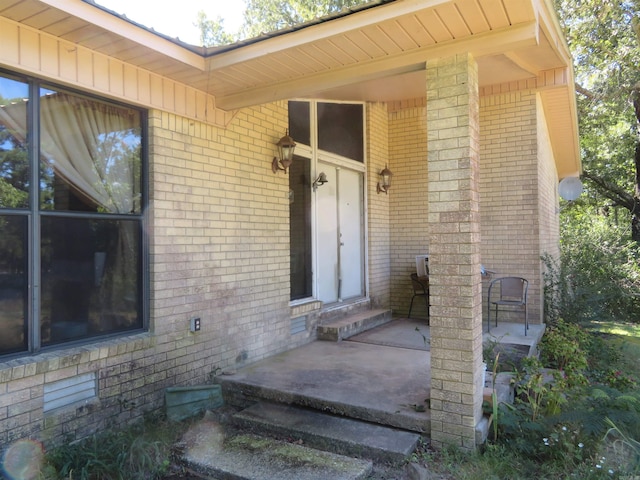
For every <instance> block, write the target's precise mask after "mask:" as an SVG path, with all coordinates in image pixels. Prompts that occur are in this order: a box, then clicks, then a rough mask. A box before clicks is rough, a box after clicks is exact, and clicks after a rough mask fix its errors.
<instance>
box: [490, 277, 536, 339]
mask: <svg viewBox="0 0 640 480" xmlns="http://www.w3.org/2000/svg"><path fill="white" fill-rule="evenodd" d="M494 288H495V289H497V290H494ZM528 288H529V281H528V280H527V279H525V278H522V277H502V278H496V279H495V280H492V281H491V283H490V284H489V292H488V295H487V304H488V306H487V310H488V314H489V315H488V317H487V331H489V332H490V331H491V305H495V309H496V327H497V326H498V307H518V308H524V334H525V335H527V330H529V315H528V311H527V290H528ZM492 295H493V299H492V298H491V296H492Z"/></svg>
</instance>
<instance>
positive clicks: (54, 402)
mask: <svg viewBox="0 0 640 480" xmlns="http://www.w3.org/2000/svg"><path fill="white" fill-rule="evenodd" d="M97 394H98V388H97V382H96V374H95V372H93V373H84V374H82V375H76V376H75V377H70V378H65V379H64V380H58V381H57V382H51V383H47V384H45V386H44V411H45V412H49V411H51V410H55V409H56V408H62V407H67V406H69V405H73V404H74V403H78V402H84V401H87V400H91V399H94V398H96V397H97Z"/></svg>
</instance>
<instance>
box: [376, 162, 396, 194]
mask: <svg viewBox="0 0 640 480" xmlns="http://www.w3.org/2000/svg"><path fill="white" fill-rule="evenodd" d="M379 175H380V181H379V182H378V186H377V187H376V192H377V193H380V192H384V193H385V194H386V193H387V192H388V191H389V189H390V188H391V177H393V173H391V170H389V168H388V167H387V166H386V165H385V166H384V170H382V171H381V172H380V173H379Z"/></svg>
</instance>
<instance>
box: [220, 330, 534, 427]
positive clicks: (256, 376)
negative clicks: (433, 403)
mask: <svg viewBox="0 0 640 480" xmlns="http://www.w3.org/2000/svg"><path fill="white" fill-rule="evenodd" d="M484 327H485V341H487V340H491V341H495V342H499V343H500V342H504V343H508V344H515V345H528V346H529V348H531V349H535V346H536V345H537V342H538V341H539V338H540V337H541V336H542V332H543V331H544V327H543V326H540V325H532V326H531V328H530V329H529V332H528V335H527V336H526V337H525V336H524V327H523V326H522V325H519V324H509V323H499V324H498V327H493V328H492V329H491V334H489V333H487V332H486V323H485V325H484ZM430 361H431V358H430V353H429V327H428V325H426V323H425V322H424V321H420V320H413V319H403V318H398V319H395V320H393V321H392V322H390V323H389V324H386V325H383V326H381V327H377V328H375V329H373V330H370V331H368V332H364V333H362V334H359V335H356V336H355V337H351V338H350V339H348V340H344V341H341V342H327V341H315V342H313V343H310V344H308V345H304V346H302V347H299V348H296V349H294V350H290V351H288V352H283V353H281V354H278V355H275V356H273V357H270V358H267V359H265V360H262V361H259V362H256V363H254V364H252V365H249V366H247V367H243V368H241V369H239V370H238V371H237V372H234V373H233V375H222V376H221V377H219V382H220V383H221V384H222V386H223V391H224V396H225V401H227V399H229V400H230V403H233V404H235V405H237V406H243V407H244V406H250V405H251V404H253V403H255V402H256V401H258V400H270V401H274V402H282V403H288V404H293V405H300V406H305V407H311V408H315V409H318V410H320V411H324V412H329V413H335V414H339V415H344V416H349V417H351V418H356V419H359V420H366V421H372V422H377V423H380V424H383V425H389V426H393V427H398V428H403V429H406V430H412V431H416V432H425V433H428V432H429V430H430V412H429V402H428V399H429V395H430V383H431V378H430Z"/></svg>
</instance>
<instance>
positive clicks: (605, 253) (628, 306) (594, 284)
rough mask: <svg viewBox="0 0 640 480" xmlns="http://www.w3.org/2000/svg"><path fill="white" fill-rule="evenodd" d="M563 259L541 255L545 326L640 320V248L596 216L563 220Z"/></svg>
mask: <svg viewBox="0 0 640 480" xmlns="http://www.w3.org/2000/svg"><path fill="white" fill-rule="evenodd" d="M561 221H562V223H563V225H562V228H561V239H560V251H561V253H560V259H559V261H558V260H557V259H554V258H553V257H551V256H549V255H545V256H543V262H544V264H545V267H546V271H545V279H544V280H545V281H544V294H545V317H546V319H545V321H546V322H547V323H548V324H553V323H555V321H556V320H557V319H559V318H564V320H566V321H569V322H586V321H590V320H594V319H595V320H600V321H608V320H616V321H625V320H626V321H633V322H637V321H638V319H640V246H639V245H638V244H636V243H635V242H633V241H631V240H628V238H629V235H628V231H627V226H626V225H624V226H622V227H619V226H617V225H615V224H614V223H613V222H611V219H609V218H608V217H604V216H602V215H598V214H595V213H593V212H586V213H585V212H572V213H568V214H566V215H563V216H562V217H561Z"/></svg>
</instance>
